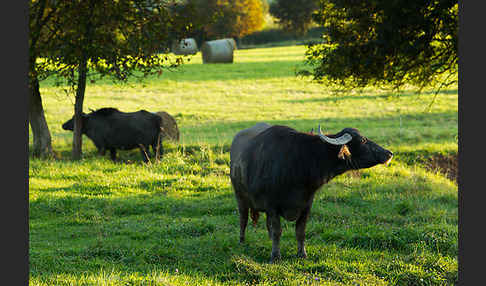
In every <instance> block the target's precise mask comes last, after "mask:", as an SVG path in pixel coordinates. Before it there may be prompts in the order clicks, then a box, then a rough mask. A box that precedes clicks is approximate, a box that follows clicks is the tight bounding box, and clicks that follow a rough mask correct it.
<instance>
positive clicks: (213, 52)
mask: <svg viewBox="0 0 486 286" xmlns="http://www.w3.org/2000/svg"><path fill="white" fill-rule="evenodd" d="M235 47H236V45H235ZM233 51H234V48H233V45H232V44H231V41H230V40H228V39H221V40H214V41H207V42H204V44H202V46H201V54H202V59H203V63H232V62H233Z"/></svg>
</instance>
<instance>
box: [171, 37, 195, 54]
mask: <svg viewBox="0 0 486 286" xmlns="http://www.w3.org/2000/svg"><path fill="white" fill-rule="evenodd" d="M172 52H173V53H174V54H176V55H195V54H196V53H197V43H196V40H194V39H193V38H187V39H182V40H180V41H174V42H173V43H172Z"/></svg>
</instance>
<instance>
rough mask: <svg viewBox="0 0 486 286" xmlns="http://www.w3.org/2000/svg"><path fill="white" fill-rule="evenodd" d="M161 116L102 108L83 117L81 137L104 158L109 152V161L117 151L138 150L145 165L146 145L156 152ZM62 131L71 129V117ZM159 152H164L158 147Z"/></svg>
mask: <svg viewBox="0 0 486 286" xmlns="http://www.w3.org/2000/svg"><path fill="white" fill-rule="evenodd" d="M161 120H162V119H161V118H160V116H158V115H156V114H155V113H151V112H148V111H145V110H139V111H136V112H121V111H119V110H118V109H116V108H111V107H106V108H101V109H98V110H95V111H92V112H91V113H88V114H85V113H83V114H82V129H81V132H82V134H85V135H86V136H88V138H89V139H91V140H92V141H93V143H94V144H95V146H96V148H98V153H99V154H100V155H105V151H106V150H110V155H111V159H112V160H113V161H115V160H116V150H117V149H120V150H131V149H134V148H140V152H141V153H142V158H143V160H144V161H145V162H148V160H149V157H148V156H149V154H150V151H149V146H152V151H153V152H154V154H155V153H156V149H157V147H158V146H157V145H158V144H157V143H158V140H159V133H160V124H161ZM62 129H64V130H71V131H73V129H74V116H73V118H71V119H70V120H68V121H66V122H65V123H64V124H63V125H62ZM159 145H160V146H159V153H160V154H162V153H163V149H162V144H159Z"/></svg>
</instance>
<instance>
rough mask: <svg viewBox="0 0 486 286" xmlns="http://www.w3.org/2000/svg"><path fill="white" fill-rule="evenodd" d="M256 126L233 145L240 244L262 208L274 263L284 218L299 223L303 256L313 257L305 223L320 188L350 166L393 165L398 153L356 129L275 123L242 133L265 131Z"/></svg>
mask: <svg viewBox="0 0 486 286" xmlns="http://www.w3.org/2000/svg"><path fill="white" fill-rule="evenodd" d="M260 126H262V125H261V124H260ZM252 128H253V129H252ZM252 128H249V129H245V130H243V131H240V133H238V134H237V135H236V136H235V138H234V139H233V142H232V143H231V153H230V161H231V162H230V168H231V169H230V178H231V183H232V185H233V188H234V191H235V196H236V200H237V202H238V210H239V214H240V243H242V242H244V240H245V229H246V226H247V223H248V211H249V210H250V211H251V218H252V220H253V223H254V224H256V222H257V220H258V217H259V212H265V213H266V226H267V230H268V234H269V236H270V238H271V239H272V254H271V259H270V263H273V262H274V261H275V260H276V259H279V258H280V246H279V244H280V235H281V233H282V228H281V226H280V216H282V217H283V218H284V219H286V220H289V221H296V224H295V233H296V238H297V248H298V250H297V256H299V257H307V253H306V250H305V246H304V240H305V226H306V223H307V219H308V217H309V212H310V209H311V207H312V201H313V199H314V194H315V193H316V191H317V190H318V189H319V188H320V187H321V186H322V185H324V184H326V183H327V182H329V180H331V179H332V178H334V177H335V176H337V175H340V174H342V173H344V172H346V171H348V170H357V169H362V168H369V167H373V166H375V165H377V164H388V163H389V162H390V161H391V159H392V157H393V154H392V152H390V151H388V150H386V149H383V148H382V147H380V146H379V145H377V144H376V143H374V142H372V141H371V140H368V139H367V138H366V137H364V136H362V135H361V134H360V133H359V131H358V130H357V129H354V128H345V129H343V130H342V131H340V132H339V133H337V134H334V135H327V136H326V135H324V134H322V132H321V129H320V127H319V133H318V134H315V135H314V134H311V133H303V132H298V131H296V130H294V129H292V128H289V127H287V126H279V125H274V126H266V128H263V130H261V132H257V133H256V134H254V135H252V136H249V137H247V136H241V134H245V133H251V131H252V130H255V129H259V128H257V125H255V126H254V127H252Z"/></svg>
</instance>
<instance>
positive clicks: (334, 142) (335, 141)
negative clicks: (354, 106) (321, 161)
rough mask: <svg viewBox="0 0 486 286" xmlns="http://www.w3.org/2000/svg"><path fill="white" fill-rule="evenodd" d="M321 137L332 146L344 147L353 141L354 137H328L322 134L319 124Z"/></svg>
mask: <svg viewBox="0 0 486 286" xmlns="http://www.w3.org/2000/svg"><path fill="white" fill-rule="evenodd" d="M319 137H320V138H321V139H322V141H324V142H327V143H329V144H332V145H344V144H346V143H348V142H349V141H351V140H352V139H353V137H352V136H351V135H350V134H349V133H344V134H343V135H341V136H339V137H338V138H330V137H327V136H326V135H324V134H322V131H321V124H319Z"/></svg>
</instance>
